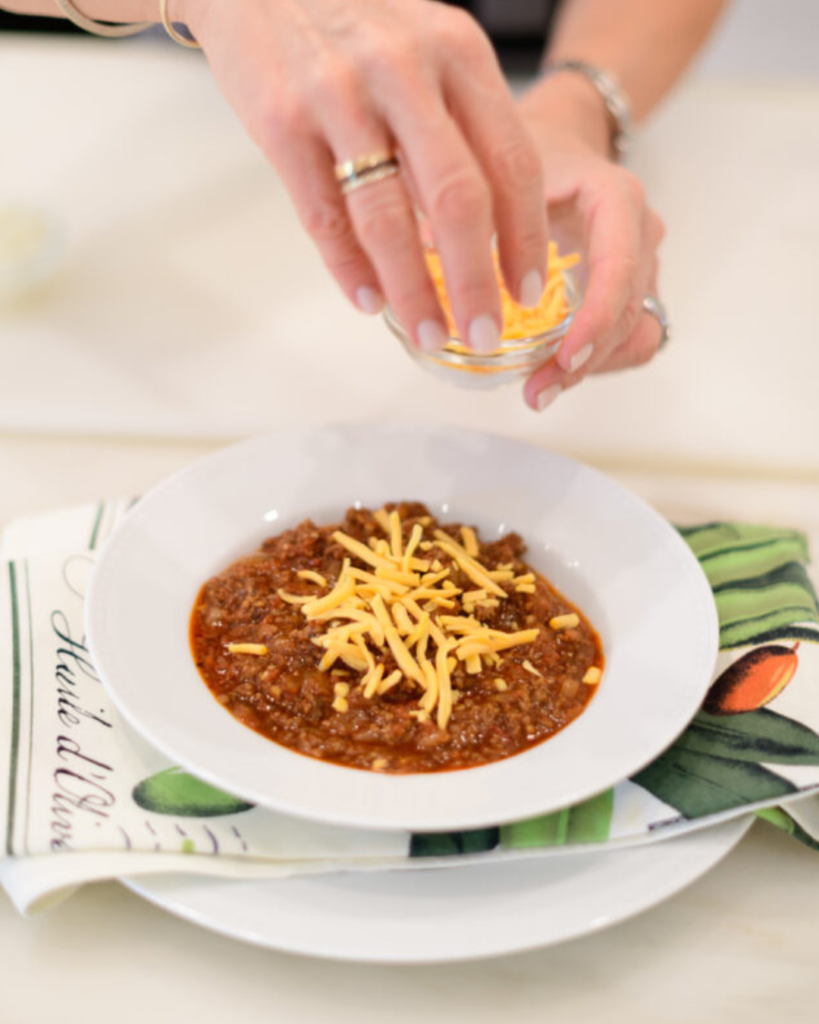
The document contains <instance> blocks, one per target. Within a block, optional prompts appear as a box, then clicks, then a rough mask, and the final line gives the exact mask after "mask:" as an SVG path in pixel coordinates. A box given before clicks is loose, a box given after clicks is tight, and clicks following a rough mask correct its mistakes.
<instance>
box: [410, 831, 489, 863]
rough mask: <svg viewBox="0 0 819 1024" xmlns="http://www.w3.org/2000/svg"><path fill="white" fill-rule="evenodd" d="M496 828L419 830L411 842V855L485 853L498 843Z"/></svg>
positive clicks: (434, 855)
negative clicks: (460, 830)
mask: <svg viewBox="0 0 819 1024" xmlns="http://www.w3.org/2000/svg"><path fill="white" fill-rule="evenodd" d="M498 841H499V833H498V829H496V828H476V829H473V830H472V831H470V832H419V833H417V834H415V835H413V837H412V840H411V842H410V857H451V856H452V855H453V854H458V853H485V852H486V851H487V850H494V849H495V847H496V846H497V845H498Z"/></svg>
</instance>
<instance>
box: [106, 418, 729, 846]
mask: <svg viewBox="0 0 819 1024" xmlns="http://www.w3.org/2000/svg"><path fill="white" fill-rule="evenodd" d="M404 498H410V499H419V500H421V501H425V502H426V503H427V504H428V505H429V506H430V508H431V510H432V511H433V512H434V513H436V514H437V515H438V516H440V517H442V518H444V519H450V520H459V521H462V522H467V523H476V524H477V525H478V526H479V527H480V529H481V531H482V533H483V535H484V536H485V537H493V536H498V535H499V534H502V533H504V532H506V531H507V530H510V529H515V530H518V531H519V532H520V533H521V534H522V535H523V537H524V538H525V539H526V541H527V542H528V544H529V559H530V561H531V563H532V565H533V566H534V567H535V568H537V569H539V570H541V571H542V572H543V573H545V574H546V576H547V577H548V578H549V579H551V580H553V581H554V582H555V583H556V585H557V586H558V588H559V589H560V590H562V591H563V593H564V594H566V596H567V597H569V598H570V599H571V600H572V601H574V602H576V603H577V604H578V605H579V606H580V607H581V608H582V609H583V610H584V611H585V612H586V613H587V614H588V615H589V617H590V619H591V621H592V623H593V624H594V625H595V626H596V627H597V629H598V631H599V633H600V636H601V639H602V642H603V647H604V651H605V655H606V671H605V675H604V678H603V682H602V684H601V685H600V688H599V692H598V693H597V694H596V695H595V696H594V698H593V699H592V701H591V703H590V704H589V706H588V708H587V709H586V711H584V713H583V714H582V715H581V716H580V717H579V718H578V719H577V720H576V721H575V722H573V723H572V724H571V725H570V726H569V727H568V728H566V729H564V730H563V731H561V732H560V733H559V734H558V735H556V736H555V737H554V738H552V739H550V740H548V741H546V742H545V743H542V744H540V745H539V746H536V747H534V748H532V749H531V750H529V751H527V752H526V753H523V754H519V755H517V756H516V757H511V758H508V759H506V760H504V761H500V762H497V763H495V764H492V765H487V766H484V767H480V768H472V769H469V770H467V771H456V772H443V773H433V774H419V775H404V776H390V775H379V774H376V773H372V772H366V771H357V770H353V769H350V768H344V767H339V766H336V765H331V764H326V763H323V762H321V761H318V760H315V759H312V758H309V757H305V756H302V755H300V754H296V753H293V752H291V751H290V750H287V749H286V748H284V747H282V746H279V745H277V744H276V743H272V742H270V741H269V740H267V739H265V738H264V737H262V736H261V735H259V734H257V733H255V732H253V731H252V730H250V729H248V728H246V727H244V726H242V725H240V724H239V722H238V721H237V720H236V719H234V718H233V717H232V716H231V715H230V714H229V713H228V712H227V711H226V710H225V709H224V708H223V707H222V706H221V705H219V704H218V703H217V702H216V701H215V700H214V699H213V697H212V696H211V694H210V692H209V690H208V689H207V687H206V686H205V684H204V683H203V681H202V680H201V678H200V677H199V675H198V673H197V671H196V668H195V667H194V664H193V660H192V658H191V653H190V649H189V646H188V620H189V616H190V612H191V607H192V605H193V602H194V600H195V598H196V595H197V592H198V590H199V588H200V586H201V585H202V583H203V582H204V581H205V580H206V579H207V578H208V577H210V576H211V575H213V574H214V573H217V572H219V571H220V570H221V569H223V568H224V567H225V566H227V565H228V564H229V563H230V562H231V561H233V560H234V559H235V558H237V557H238V556H239V555H241V554H243V553H246V552H250V551H252V550H253V549H255V548H256V547H257V546H258V545H259V544H260V543H261V541H262V540H264V538H265V537H267V536H269V535H271V534H273V533H277V532H279V531H280V530H281V529H283V528H285V527H289V526H294V525H295V524H296V523H298V522H299V521H300V520H302V519H303V518H304V517H306V516H310V517H312V518H313V519H314V520H315V521H317V522H319V523H329V522H334V521H337V520H338V519H339V518H340V517H341V515H342V514H343V512H344V510H345V509H346V508H347V507H348V506H349V505H352V504H353V503H354V502H361V503H362V504H363V505H365V506H370V507H378V506H380V505H381V504H382V503H383V502H384V501H387V500H389V499H396V500H398V499H404ZM86 607H87V618H86V622H87V629H88V638H89V643H90V647H91V652H92V655H93V658H94V661H95V664H96V666H97V668H98V670H99V672H100V674H101V676H102V679H103V681H104V683H105V685H106V687H107V689H108V691H109V693H110V694H111V696H112V698H113V700H114V701H115V703H116V705H117V707H118V708H119V709H120V711H121V712H122V713H123V714H124V715H125V717H126V718H127V719H128V720H129V721H130V722H131V723H132V725H134V726H135V727H136V728H137V729H138V730H139V731H140V732H141V733H142V734H143V735H144V736H145V738H146V739H147V740H149V742H151V743H152V744H153V745H154V746H156V747H158V748H159V749H160V750H161V751H162V752H163V753H165V754H166V755H167V756H169V757H171V758H173V759H174V761H176V762H178V763H179V764H181V765H183V766H184V767H185V768H187V769H188V770H189V771H191V772H193V773H194V774H196V775H199V776H200V777H201V778H203V779H206V780H207V781H208V782H211V783H213V784H215V785H217V786H222V787H223V788H225V789H227V790H228V791H230V792H232V793H235V794H236V795H238V796H241V797H243V798H245V799H246V800H249V801H251V802H252V803H256V804H261V805H263V806H266V807H271V808H275V809H277V810H280V811H285V812H287V813H290V814H296V815H302V816H304V817H308V818H314V819H318V820H321V821H325V822H332V823H338V824H345V825H356V826H362V827H367V828H383V829H412V830H414V831H436V830H437V831H447V830H450V829H463V828H478V827H483V826H486V825H493V824H499V823H503V822H507V821H512V820H516V819H521V818H526V817H530V816H534V815H538V814H542V813H546V812H549V811H553V810H555V809H557V808H559V807H563V806H566V805H568V804H573V803H577V802H579V801H581V800H584V799H586V798H587V797H590V796H592V795H593V794H595V793H599V792H600V791H602V790H604V789H606V788H608V787H609V786H611V785H613V784H614V783H616V782H619V781H620V780H622V779H624V778H626V777H627V776H629V775H631V774H633V773H634V772H636V771H637V770H639V769H640V768H642V767H643V766H644V765H645V764H647V763H648V762H649V761H651V760H652V759H653V758H654V757H656V755H657V754H659V753H660V752H661V751H662V750H663V749H664V748H665V747H667V746H668V745H669V744H670V743H671V742H672V741H673V740H674V739H675V738H676V737H677V735H678V734H679V733H680V732H681V731H682V730H683V728H684V727H685V726H686V724H687V723H688V721H689V720H690V719H691V718H692V717H693V715H694V714H695V713H696V711H697V709H698V707H699V705H700V702H701V700H702V698H703V696H704V694H705V692H706V690H707V687H708V685H709V682H710V679H711V674H712V671H713V668H714V662H715V658H716V654H717V636H718V632H717V618H716V611H715V608H714V601H713V596H712V594H711V590H710V588H709V587H708V584H707V582H706V580H705V576H704V575H703V573H702V571H701V569H700V567H699V564H698V563H697V561H696V559H695V558H694V556H693V555H692V554H691V552H690V550H689V548H688V547H687V546H686V544H685V543H684V542H683V541H682V539H681V538H680V537H679V536H678V535H677V533H676V531H675V530H674V529H672V527H671V526H669V525H668V523H667V522H666V521H665V520H664V519H662V518H661V517H660V516H659V515H658V514H657V513H656V512H655V511H653V510H652V509H651V508H649V507H648V506H647V505H645V504H644V503H643V502H642V501H640V500H639V499H638V498H636V497H634V496H633V495H632V494H630V493H629V492H628V491H626V490H624V489H623V488H622V487H620V486H619V485H617V484H615V483H614V482H613V481H611V480H609V479H608V478H607V477H605V476H603V475H602V474H600V473H598V472H596V471H594V470H592V469H589V468H588V467H586V466H583V465H581V464H580V463H578V462H575V461H573V460H572V459H567V458H564V457H562V456H559V455H555V454H553V453H551V452H548V451H544V450H541V449H539V448H535V447H531V446H529V445H524V444H520V443H518V442H513V441H508V440H503V439H501V438H497V437H490V436H485V435H481V434H472V433H462V432H457V431H450V430H446V431H444V430H434V429H424V428H421V427H406V426H388V425H384V424H381V425H367V426H365V425H357V426H345V427H340V428H316V429H299V430H293V431H284V432H281V433H276V434H271V435H269V436H264V437H257V438H253V439H251V440H249V441H246V442H243V443H241V444H238V445H235V446H233V447H231V448H227V449H225V450H223V451H221V452H217V453H216V454H214V455H211V456H208V457H207V458H205V459H202V460H200V461H199V462H197V463H195V464H193V465H192V466H191V467H189V468H188V469H186V470H184V471H183V472H181V473H178V474H177V475H176V476H173V477H171V478H170V479H169V480H168V481H166V482H165V483H163V484H160V485H159V486H158V487H157V488H156V489H154V490H153V491H151V492H150V493H149V494H148V495H147V496H146V497H145V498H143V499H142V501H140V502H139V503H138V504H137V506H136V507H135V509H134V510H133V511H132V512H131V513H130V514H129V516H128V517H127V518H126V519H125V521H124V522H123V523H122V525H121V526H120V527H119V529H118V530H117V531H116V533H115V534H114V536H113V537H112V538H111V540H110V541H109V542H108V544H107V545H106V546H105V549H104V551H103V552H102V554H101V556H100V559H99V561H98V563H97V567H96V571H95V573H94V576H93V579H92V581H91V587H90V592H89V597H88V601H87V605H86Z"/></svg>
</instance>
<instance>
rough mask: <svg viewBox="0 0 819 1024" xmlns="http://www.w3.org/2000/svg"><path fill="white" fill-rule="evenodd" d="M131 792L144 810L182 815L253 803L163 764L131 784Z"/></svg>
mask: <svg viewBox="0 0 819 1024" xmlns="http://www.w3.org/2000/svg"><path fill="white" fill-rule="evenodd" d="M131 796H132V797H133V800H134V803H136V804H138V805H139V806H140V807H142V808H143V809H144V810H146V811H153V812H154V814H171V815H174V816H176V817H184V818H216V817H219V816H221V815H223V814H241V812H242V811H249V810H252V808H253V806H254V805H253V804H248V803H245V801H244V800H239V799H238V798H237V797H235V796H230V794H228V793H225V792H223V791H222V790H221V789H216V787H215V786H210V785H208V783H207V782H202V781H201V780H200V779H196V778H194V777H193V775H188V773H187V772H183V771H182V769H181V768H166V769H165V770H164V771H161V772H157V773H156V775H150V776H148V778H147V779H143V780H142V782H140V783H138V784H137V785H136V786H134V789H133V792H132V793H131Z"/></svg>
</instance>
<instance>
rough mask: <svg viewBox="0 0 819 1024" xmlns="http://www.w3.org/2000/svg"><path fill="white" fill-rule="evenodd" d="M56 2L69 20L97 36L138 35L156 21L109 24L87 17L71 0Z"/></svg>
mask: <svg viewBox="0 0 819 1024" xmlns="http://www.w3.org/2000/svg"><path fill="white" fill-rule="evenodd" d="M55 3H56V4H57V6H58V7H59V8H60V10H61V11H62V12H63V14H64V15H65V16H66V18H68V20H69V21H73V22H74V24H75V25H76V26H77V27H78V28H81V29H83V30H84V31H85V32H91V33H93V34H94V35H95V36H108V37H109V38H113V39H117V38H119V39H121V38H123V37H124V36H135V35H138V34H139V33H140V32H145V31H146V30H147V29H149V28H153V27H154V22H152V21H137V22H132V23H131V24H129V25H108V24H106V23H105V22H103V21H94V20H93V19H91V18H86V16H85V15H84V14H83V13H82V12H81V11H78V10H77V8H76V7H75V6H74V4H72V3H71V0H55Z"/></svg>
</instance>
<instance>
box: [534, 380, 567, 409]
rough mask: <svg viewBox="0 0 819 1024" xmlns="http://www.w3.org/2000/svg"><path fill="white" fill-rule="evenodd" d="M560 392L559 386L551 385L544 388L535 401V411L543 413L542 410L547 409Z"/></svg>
mask: <svg viewBox="0 0 819 1024" xmlns="http://www.w3.org/2000/svg"><path fill="white" fill-rule="evenodd" d="M562 390H563V388H562V387H561V386H560V385H559V384H552V385H551V387H548V388H544V389H543V390H542V391H540V392H539V393H538V396H537V398H536V399H535V402H536V404H537V411H538V412H543V410H544V409H548V408H549V406H550V405H551V404H552V402H553V401H554V400H555V399H556V398H557V396H558V395H559V394H560V392H561V391H562Z"/></svg>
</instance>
